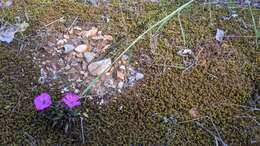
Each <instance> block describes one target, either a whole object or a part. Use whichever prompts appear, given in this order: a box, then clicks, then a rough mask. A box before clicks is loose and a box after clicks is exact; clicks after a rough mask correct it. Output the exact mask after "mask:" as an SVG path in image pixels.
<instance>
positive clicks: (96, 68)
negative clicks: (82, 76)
mask: <svg viewBox="0 0 260 146" xmlns="http://www.w3.org/2000/svg"><path fill="white" fill-rule="evenodd" d="M111 64H112V61H111V59H110V58H108V59H103V60H100V61H97V62H93V63H91V64H90V65H88V71H89V73H90V74H91V75H93V76H98V75H101V74H102V73H103V72H104V71H105V70H106V69H108V68H109V67H110V66H111Z"/></svg>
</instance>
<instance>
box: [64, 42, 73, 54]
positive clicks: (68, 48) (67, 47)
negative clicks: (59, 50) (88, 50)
mask: <svg viewBox="0 0 260 146" xmlns="http://www.w3.org/2000/svg"><path fill="white" fill-rule="evenodd" d="M74 49H75V46H74V45H72V44H65V45H64V53H65V54H68V53H70V52H72V51H73V50H74Z"/></svg>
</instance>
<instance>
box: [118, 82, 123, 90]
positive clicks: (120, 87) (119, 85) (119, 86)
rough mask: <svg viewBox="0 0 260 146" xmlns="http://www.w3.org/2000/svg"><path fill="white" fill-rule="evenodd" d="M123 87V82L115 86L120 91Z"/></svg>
mask: <svg viewBox="0 0 260 146" xmlns="http://www.w3.org/2000/svg"><path fill="white" fill-rule="evenodd" d="M123 87H124V82H123V81H120V82H119V83H118V84H117V88H118V89H122V88H123Z"/></svg>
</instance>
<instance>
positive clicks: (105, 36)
mask: <svg viewBox="0 0 260 146" xmlns="http://www.w3.org/2000/svg"><path fill="white" fill-rule="evenodd" d="M104 39H105V40H108V41H113V37H112V36H111V35H104Z"/></svg>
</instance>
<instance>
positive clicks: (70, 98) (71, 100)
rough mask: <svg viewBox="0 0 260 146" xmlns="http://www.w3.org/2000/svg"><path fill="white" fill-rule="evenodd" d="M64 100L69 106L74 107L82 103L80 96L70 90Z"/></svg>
mask: <svg viewBox="0 0 260 146" xmlns="http://www.w3.org/2000/svg"><path fill="white" fill-rule="evenodd" d="M62 101H63V102H64V103H65V105H66V106H68V107H69V108H74V107H76V106H79V105H80V96H78V95H76V94H74V93H71V92H70V93H67V94H65V96H64V97H63V98H62Z"/></svg>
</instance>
